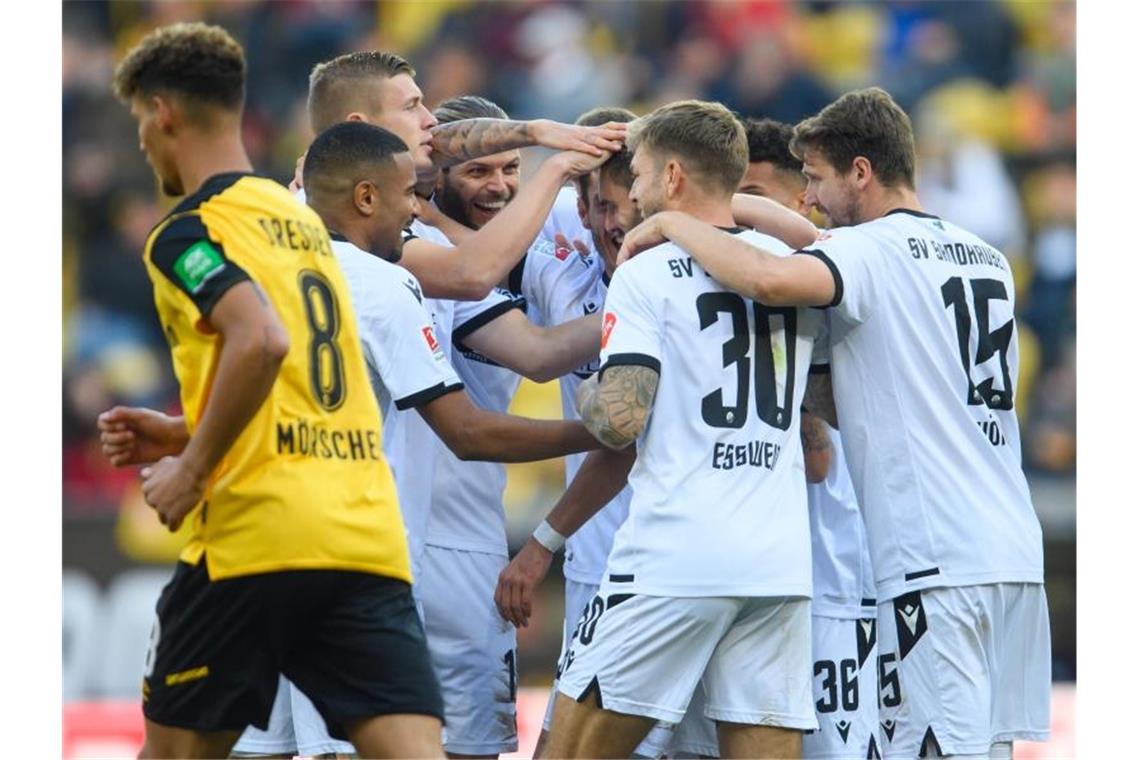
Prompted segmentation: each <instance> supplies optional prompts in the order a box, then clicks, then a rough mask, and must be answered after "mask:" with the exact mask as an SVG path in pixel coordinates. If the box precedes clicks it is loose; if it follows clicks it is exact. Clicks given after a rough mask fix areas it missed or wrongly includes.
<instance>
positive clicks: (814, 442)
mask: <svg viewBox="0 0 1140 760" xmlns="http://www.w3.org/2000/svg"><path fill="white" fill-rule="evenodd" d="M800 441H801V442H803V445H804V453H805V454H807V453H811V452H815V451H828V450H830V449H831V439H830V438H828V437H827V431H826V430H825V429H824V427H823V422H821V421H820V420H819V419H817V418H816V417H814V416H809V415H804V424H803V425H801V426H800Z"/></svg>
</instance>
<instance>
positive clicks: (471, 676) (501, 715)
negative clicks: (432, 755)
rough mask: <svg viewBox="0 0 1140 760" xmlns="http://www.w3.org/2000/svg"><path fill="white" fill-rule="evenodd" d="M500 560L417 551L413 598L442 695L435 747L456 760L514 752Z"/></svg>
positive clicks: (510, 650) (513, 682) (510, 646)
mask: <svg viewBox="0 0 1140 760" xmlns="http://www.w3.org/2000/svg"><path fill="white" fill-rule="evenodd" d="M506 565H507V558H506V557H502V556H499V555H496V554H487V553H483V552H472V551H464V550H461V549H446V548H443V547H440V546H431V545H428V546H426V547H425V548H424V552H423V556H422V563H421V573H422V574H421V575H420V577H419V579H418V583H417V586H418V593H417V598H418V599H419V600H420V603H421V604H422V605H423V617H424V631H425V632H426V633H427V643H428V651H429V652H430V653H431V661H432V666H433V667H434V668H435V673H436V676H437V677H438V678H439V685H440V689H441V691H442V692H443V711H444V717H445V725H444V729H443V746H444V749H446V750H447V751H448V752H452V753H455V754H460V755H494V754H498V753H503V752H514V751H515V750H517V749H518V745H519V740H518V728H517V723H516V712H515V699H516V696H517V690H518V671H517V668H516V664H515V657H516V651H515V627H514V626H513V625H512V624H511V623H509V622H507V621H506V620H504V619H503V617H502V615H500V614H499V610H498V608H496V607H495V586H496V585H497V584H498V582H499V572H500V571H502V569H503V568H504V567H506Z"/></svg>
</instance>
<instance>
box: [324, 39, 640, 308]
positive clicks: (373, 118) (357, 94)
mask: <svg viewBox="0 0 1140 760" xmlns="http://www.w3.org/2000/svg"><path fill="white" fill-rule="evenodd" d="M414 77H415V70H414V69H413V68H412V66H411V64H409V63H408V62H407V61H406V60H404V59H403V58H401V57H400V56H398V55H395V54H393V53H382V52H377V51H367V52H355V53H347V54H345V55H341V56H338V57H336V58H334V59H332V60H330V61H326V62H324V63H321V64H318V65H317V66H316V67H314V69H313V72H312V74H311V76H310V78H309V100H308V109H309V120H310V122H311V125H312V128H313V133H314V134H318V133H320V132H322V131H324V130H325V129H328V128H329V127H330V126H332V125H333V124H336V123H338V122H341V121H366V122H369V123H371V124H376V125H379V126H382V127H384V128H386V129H389V130H391V131H392V132H393V133H394V134H396V135H397V136H398V137H400V138H401V139H402V140H403V141H404V142H405V143H407V144H408V145H409V146H410V148H411V151H412V158H413V159H414V161H415V165H416V172H417V176H418V178H419V180H420V182H421V186H420V190H421V191H422V193H423V194H424V195H428V194H430V191H431V190H432V188H433V187H434V185H435V183H436V180H437V177H438V174H439V172H440V170H441V169H443V168H445V167H448V166H454V165H455V164H458V163H462V162H464V161H468V160H470V159H473V158H478V157H480V156H489V155H492V154H496V153H501V152H503V151H508V150H514V149H516V148H521V147H525V146H528V145H543V146H545V147H548V148H553V149H555V150H561V151H563V152H562V153H558V154H555V155H553V156H551V157H550V158H548V159H546V160H545V161H543V163H542V164H541V165H540V166H539V168H538V169H537V170H536V171H535V173H534V175H533V176H532V177H531V178H530V180H529V184H528V187H527V192H526V194H525V195H523V196H520V197H519V198H518V200H517V201H516V202H515V203H512V204H511V205H510V207H509V208H506V209H504V211H503V213H502V214H498V215H496V217H495V218H494V219H492V220H491V221H489V222H488V223H487V224H486V225H485V226H484V227H483V229H481V230H479V232H478V233H476V234H473V235H470V236H468V237H466V238H465V239H463V240H462V241H460V242H458V243H457V244H456V245H455V246H454V247H451V246H442V245H438V244H436V243H434V242H432V241H429V240H426V239H422V238H421V239H418V240H414V241H411V242H410V243H409V244H407V245H405V247H404V253H403V258H402V259H401V262H400V263H401V265H402V266H404V267H405V268H407V269H408V270H409V271H411V272H412V273H413V274H414V275H416V277H417V279H419V281H420V283H421V284H422V286H423V289H424V293H425V295H428V296H431V297H442V298H455V299H464V300H479V299H482V298H484V297H485V296H487V294H488V293H490V292H491V291H492V290H493V289H494V288H495V286H497V285H499V284H500V283H502V282H503V281H504V280H505V279H506V276H507V273H508V272H510V270H511V267H513V266H514V265H515V264H516V263H518V261H519V259H520V258H522V256H523V255H524V254H525V253H526V249H527V247H528V246H529V245H530V244H531V242H532V241H533V240H534V238H535V235H537V234H538V232H539V230H540V229H541V228H542V223H543V220H544V219H546V214H547V212H548V211H549V209H550V204H551V203H553V201H554V198H555V196H556V195H557V193H558V190H559V189H560V188H561V187H562V185H563V184H564V183H565V182H566V181H567V180H569V179H570V178H572V177H574V176H576V175H578V174H580V173H582V172H585V171H589V170H590V169H592V168H594V167H596V166H598V165H599V164H601V162H602V161H604V160H605V158H606V156H607V155H608V154H607V153H606V152H605V151H612V150H617V149H619V148H620V147H621V143H620V140H621V139H622V136H623V135H624V129H625V125H622V124H617V125H603V126H597V127H581V126H576V125H569V124H559V123H557V122H552V121H548V120H545V119H539V120H536V121H506V120H502V119H467V120H463V121H459V122H453V123H451V124H444V125H438V126H437V123H436V118H435V116H433V115H432V113H431V111H429V110H428V109H427V108H426V107H425V106H424V104H423V95H422V93H421V92H420V89H419V87H418V86H417V85H416V82H415V78H414ZM579 151H581V152H579Z"/></svg>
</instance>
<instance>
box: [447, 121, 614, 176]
mask: <svg viewBox="0 0 1140 760" xmlns="http://www.w3.org/2000/svg"><path fill="white" fill-rule="evenodd" d="M625 130H626V125H625V124H619V123H617V122H611V123H608V124H602V125H601V126H597V127H580V126H577V125H574V124H562V123H560V122H557V121H550V120H549V119H535V120H533V121H511V120H509V119H462V120H460V121H453V122H450V123H448V124H440V125H439V126H437V127H434V128H433V129H432V143H431V155H432V162H433V163H434V164H435V165H436V168H438V169H443V168H446V167H448V166H454V165H455V164H461V163H463V162H464V161H471V160H472V159H476V158H481V157H483V156H489V155H492V154H494V153H502V152H503V151H507V150H515V149H517V148H526V147H529V146H531V145H542V146H544V147H546V148H553V149H554V150H575V151H581V152H583V153H588V154H590V155H593V156H601V155H602V154H603V153H604V152H607V151H608V152H611V153H612V152H614V151H618V150H621V146H622V141H623V140H625Z"/></svg>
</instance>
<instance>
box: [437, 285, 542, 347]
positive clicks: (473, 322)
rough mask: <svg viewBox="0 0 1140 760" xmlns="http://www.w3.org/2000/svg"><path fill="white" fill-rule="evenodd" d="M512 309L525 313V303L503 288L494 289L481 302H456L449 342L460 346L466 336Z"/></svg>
mask: <svg viewBox="0 0 1140 760" xmlns="http://www.w3.org/2000/svg"><path fill="white" fill-rule="evenodd" d="M512 309H522V310H523V311H524V312H525V311H526V301H524V300H523V299H522V297H520V296H515V295H513V294H511V293H510V292H509V291H507V290H504V289H503V288H495V289H494V290H492V291H491V292H490V293H488V294H487V297H486V298H484V299H482V300H481V301H456V302H455V323H454V326H453V327H452V328H451V342H452V343H454V344H455V345H457V346H458V345H460V344H461V343H463V339H464V338H466V337H467V336H468V335H470V334H471V333H473V332H475V331H476V330H478V329H479V328H480V327H483V326H484V325H487V324H489V323H491V322H493V321H494V320H496V319H498V318H499V317H501V316H503V315H504V314H506V313H507V312H508V311H511V310H512Z"/></svg>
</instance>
